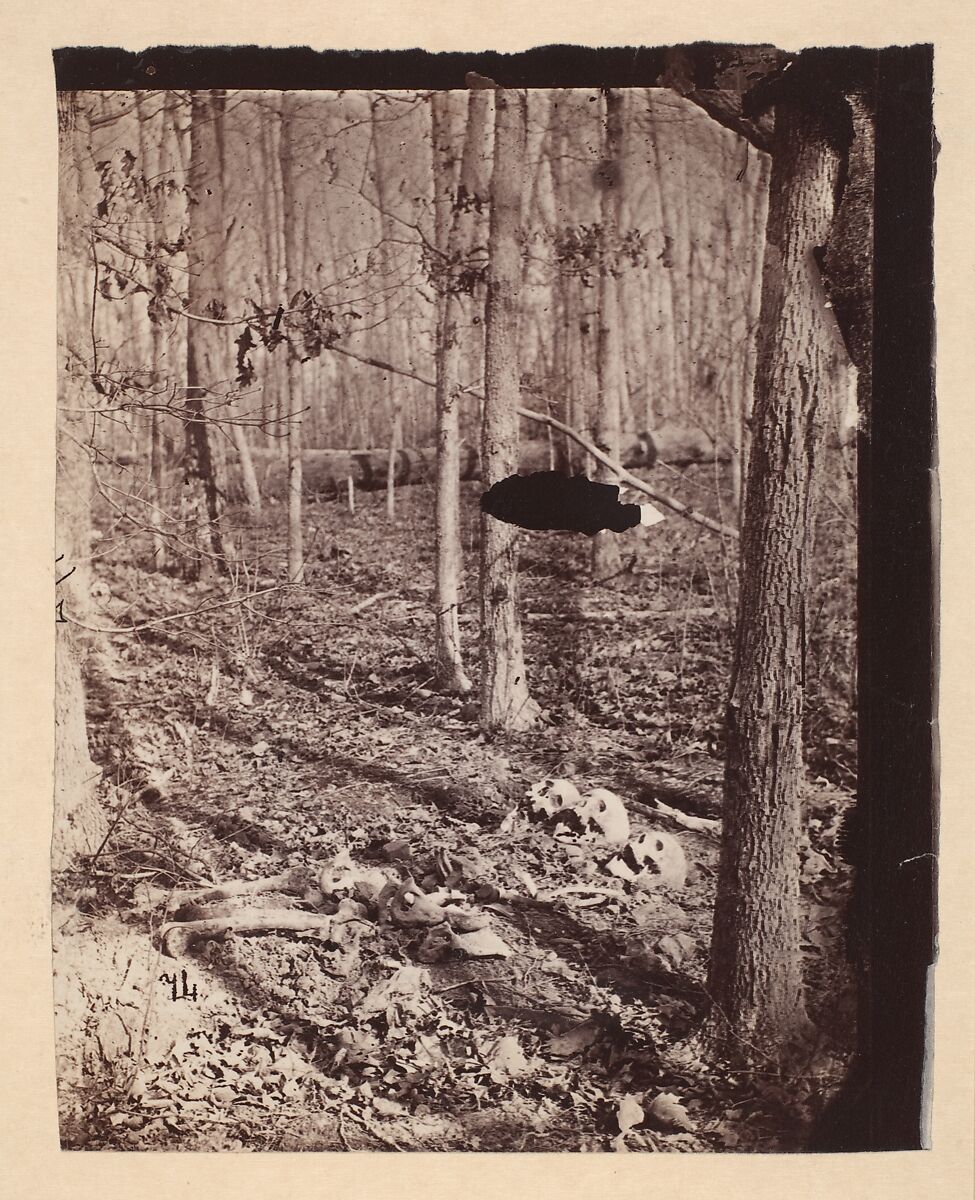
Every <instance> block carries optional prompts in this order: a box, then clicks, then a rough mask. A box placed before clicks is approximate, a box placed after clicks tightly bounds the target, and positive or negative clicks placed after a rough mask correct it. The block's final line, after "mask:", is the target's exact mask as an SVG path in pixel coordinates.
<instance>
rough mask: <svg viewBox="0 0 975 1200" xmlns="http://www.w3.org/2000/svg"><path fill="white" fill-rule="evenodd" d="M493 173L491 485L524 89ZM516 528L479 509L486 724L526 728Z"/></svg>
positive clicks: (499, 433) (530, 716) (508, 444)
mask: <svg viewBox="0 0 975 1200" xmlns="http://www.w3.org/2000/svg"><path fill="white" fill-rule="evenodd" d="M494 103H495V124H494V130H495V132H494V175H493V177H492V181H491V232H490V237H489V240H488V260H489V261H488V287H487V310H486V324H487V332H486V342H487V344H486V354H485V372H484V373H485V385H486V386H485V400H484V427H483V433H482V442H481V445H482V449H481V464H482V473H483V481H484V484H485V486H486V487H488V486H490V485H491V484H493V483H496V482H497V481H498V480H501V479H504V478H506V476H508V475H510V474H512V473H513V472H514V471H515V469H516V466H517V461H518V458H517V455H518V413H517V408H518V401H519V390H518V383H519V370H518V357H517V344H518V343H517V327H518V294H519V290H520V285H521V249H520V246H519V240H518V239H519V233H520V229H521V218H522V196H523V192H524V183H525V125H526V112H525V104H526V101H525V95H524V93H523V92H517V91H505V90H500V89H499V90H498V91H496V92H495V93H494ZM516 536H517V535H516V533H515V531H514V530H513V529H512V528H511V526H509V525H505V524H503V523H502V522H500V521H495V520H492V519H491V518H490V517H488V516H487V515H482V516H481V725H482V727H483V728H484V729H497V728H501V729H510V730H517V729H527V728H528V727H530V726H531V725H533V724H534V722H535V720H536V719H537V716H538V706H537V705H536V704H535V702H534V701H533V700H532V698H531V696H530V695H529V692H528V681H527V679H526V678H525V660H524V653H523V650H522V637H521V618H520V614H519V612H518V570H517V560H516V553H515V542H516Z"/></svg>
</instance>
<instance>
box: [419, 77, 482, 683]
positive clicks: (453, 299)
mask: <svg viewBox="0 0 975 1200" xmlns="http://www.w3.org/2000/svg"><path fill="white" fill-rule="evenodd" d="M475 95H477V96H479V97H480V98H481V99H479V100H478V101H477V102H475V100H474V96H475ZM486 101H487V95H486V93H484V92H481V93H472V94H471V99H470V100H469V101H468V112H469V117H468V133H467V136H466V138H465V146H464V154H463V157H464V160H465V161H467V160H470V159H472V158H473V156H474V154H475V152H478V151H479V150H480V147H478V146H476V145H475V143H474V140H473V139H474V138H475V137H480V138H483V136H484V124H483V121H481V122H477V121H476V120H475V116H476V114H475V112H474V111H473V110H474V109H475V103H479V104H481V105H482V107H483V106H484V105H485V104H486ZM448 104H449V99H448V97H447V94H446V93H445V92H435V93H434V95H433V99H432V101H431V105H432V107H431V113H432V130H431V132H432V138H433V177H434V213H435V218H436V242H437V249H438V250H439V251H440V252H441V253H444V254H446V256H447V257H446V262H447V264H449V265H450V266H453V264H454V263H455V261H456V259H457V258H460V257H462V256H463V254H464V251H465V249H466V238H465V237H464V229H463V226H462V218H461V212H460V206H459V205H455V204H454V203H453V197H454V191H455V188H454V173H453V170H452V163H453V153H454V151H453V145H452V144H451V134H450V122H449V114H448V111H447V107H448ZM469 173H470V172H469V171H468V175H469ZM460 178H461V183H463V180H464V171H463V166H462V168H461V176H460ZM438 303H439V310H440V312H439V322H438V334H437V351H436V353H437V493H436V587H435V605H436V634H435V646H434V654H435V661H436V665H437V680H438V683H439V684H440V686H441V687H442V688H444V689H445V690H447V691H450V692H458V693H460V694H461V695H463V694H466V693H467V692H469V691H470V690H471V686H472V685H471V681H470V679H469V678H468V677H467V673H466V672H465V670H464V663H463V658H462V655H461V639H460V621H459V615H458V614H459V605H460V592H461V578H462V575H463V569H464V562H463V549H462V547H461V541H460V413H459V407H458V403H459V396H458V388H459V383H460V379H459V371H460V357H461V355H460V340H459V338H458V332H457V318H458V310H459V309H460V304H461V297H460V294H459V293H458V292H457V291H456V280H455V278H454V276H453V273H451V274H450V275H449V276H448V275H445V276H444V278H443V280H442V284H441V290H440V292H439V294H438Z"/></svg>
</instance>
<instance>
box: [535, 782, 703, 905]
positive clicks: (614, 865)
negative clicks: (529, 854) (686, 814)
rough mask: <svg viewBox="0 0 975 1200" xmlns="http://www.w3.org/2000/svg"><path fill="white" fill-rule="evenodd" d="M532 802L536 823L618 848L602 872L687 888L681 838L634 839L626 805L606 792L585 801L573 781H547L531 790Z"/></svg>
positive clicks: (652, 835) (653, 834)
mask: <svg viewBox="0 0 975 1200" xmlns="http://www.w3.org/2000/svg"><path fill="white" fill-rule="evenodd" d="M528 800H529V810H530V813H531V815H532V817H534V819H535V820H538V821H544V822H546V824H549V825H552V826H553V827H554V828H555V830H556V831H559V832H566V833H569V834H574V835H576V836H578V837H580V838H582V839H585V840H588V841H591V842H594V843H597V844H602V845H605V846H607V847H609V848H612V849H615V850H616V851H617V853H615V854H614V855H613V856H612V857H611V858H609V859H607V861H606V862H605V863H604V864H603V869H604V870H605V871H607V872H608V873H609V874H610V875H614V876H615V877H616V878H617V879H623V880H626V881H627V882H638V883H640V884H641V885H648V884H649V885H655V884H660V883H664V884H667V885H669V886H670V887H676V888H682V887H683V886H684V884H685V883H686V881H687V860H686V858H685V857H684V850H683V847H682V846H681V844H680V842H679V841H678V840H677V838H676V837H674V836H673V834H670V833H663V832H662V831H659V830H649V831H647V832H645V833H640V834H637V835H636V836H633V837H631V836H630V819H629V816H628V814H627V811H626V805H625V804H624V803H623V801H622V800H621V799H620V798H619V796H617V795H616V794H615V793H613V792H611V791H609V790H608V789H607V788H594V789H593V790H592V791H591V792H589V794H588V795H586V796H583V795H581V794H580V792H579V789H578V788H577V787H576V785H575V784H574V783H573V782H572V781H571V780H569V779H542V780H540V781H539V782H538V783H536V784H535V785H534V787H532V788H531V790H530V792H529V793H528Z"/></svg>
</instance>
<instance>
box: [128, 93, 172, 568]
mask: <svg viewBox="0 0 975 1200" xmlns="http://www.w3.org/2000/svg"><path fill="white" fill-rule="evenodd" d="M135 114H136V124H137V126H138V130H139V159H140V163H141V168H142V174H143V176H144V177H145V179H146V180H147V181H149V184H148V188H147V191H146V216H147V224H148V227H147V237H146V241H147V242H149V244H150V245H151V246H152V254H153V255H155V254H157V253H158V252H159V250H158V242H159V237H160V234H161V232H162V230H163V214H162V212H161V211H160V201H159V197H158V193H157V192H156V191H155V189H154V188H153V186H152V183H153V181H155V180H156V179H157V178H158V177H159V176H160V175H161V174H162V166H161V162H160V160H161V158H162V154H161V152H160V151H159V150H158V148H155V150H154V146H155V143H156V139H154V138H152V137H147V136H146V121H147V117H146V112H145V102H144V100H143V97H142V94H141V93H140V92H136V93H135ZM152 282H153V286H154V287H156V288H157V291H158V289H159V288H160V286H161V283H162V281H161V278H160V273H159V272H158V271H157V270H154V271H153V280H152ZM160 322H161V316H160V314H159V313H155V312H153V311H152V310H150V321H149V328H150V339H151V340H150V351H149V353H150V376H149V381H150V385H151V387H152V389H153V391H154V392H156V393H158V392H159V391H161V389H162V388H163V386H164V381H165V372H164V371H163V357H164V353H165V351H164V347H165V342H164V340H163V336H162V325H161V323H160ZM161 419H162V418H161V416H160V413H159V412H158V410H157V409H156V408H155V407H153V409H152V411H151V412H150V413H149V497H150V503H149V504H148V505H147V506H146V518H147V520H148V523H149V526H150V528H151V529H152V555H151V558H150V566H151V568H152V569H153V570H154V571H160V570H162V568H163V567H164V566H165V564H166V539H165V538H164V537H163V536H162V533H161V521H162V513H163V509H164V504H163V499H164V498H163V487H164V483H165V480H164V478H163V473H164V464H163V456H162V432H161V430H160V428H159V423H160V420H161Z"/></svg>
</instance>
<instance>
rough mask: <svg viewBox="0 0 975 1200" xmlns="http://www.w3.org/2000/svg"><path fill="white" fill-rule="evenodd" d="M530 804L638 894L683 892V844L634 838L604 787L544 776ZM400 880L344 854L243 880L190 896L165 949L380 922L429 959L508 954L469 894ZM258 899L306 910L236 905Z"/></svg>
mask: <svg viewBox="0 0 975 1200" xmlns="http://www.w3.org/2000/svg"><path fill="white" fill-rule="evenodd" d="M528 799H529V809H530V815H531V816H532V817H533V818H534V819H535V820H537V821H544V822H545V823H546V824H549V825H551V826H553V827H554V831H555V832H560V833H565V834H569V835H572V836H574V837H576V838H578V839H579V840H580V841H585V842H589V843H591V844H592V845H593V847H594V849H596V850H597V851H598V848H600V847H602V848H604V849H606V850H610V851H613V853H612V854H611V856H610V857H608V858H607V859H605V860H604V861H602V863H601V866H602V868H603V870H604V871H606V872H607V873H608V874H610V875H613V876H615V877H616V878H617V879H621V880H624V881H625V882H627V883H629V884H631V885H632V886H633V887H634V888H638V889H646V888H653V887H656V886H657V885H659V884H661V883H663V884H667V885H669V886H670V887H675V888H681V887H683V886H684V884H685V882H686V879H687V861H686V859H685V857H684V851H683V848H682V847H681V844H680V842H679V841H678V840H677V838H675V837H674V836H673V835H672V834H669V833H663V832H660V831H658V830H649V831H645V832H642V833H638V834H632V832H631V829H630V819H629V816H628V814H627V811H626V805H625V804H624V803H623V801H622V800H621V799H620V798H619V796H617V795H615V794H614V793H613V792H611V791H609V790H608V789H607V788H594V789H593V790H592V791H591V792H589V793H588V795H585V796H583V795H581V794H580V793H579V789H578V788H577V787H576V786H575V784H574V783H572V782H571V781H570V780H568V779H543V780H541V781H540V782H539V783H537V784H535V786H534V787H533V788H532V789H531V791H530V792H529V796H528ZM399 876H400V877H399V878H394V879H391V878H390V877H389V875H387V873H386V872H384V871H382V870H380V869H379V868H377V867H363V866H360V865H359V864H357V863H354V862H353V861H352V859H351V858H350V856H349V854H348V852H347V851H343V852H342V853H340V854H337V855H336V856H335V857H334V858H333V859H332V861H331V862H330V863H327V864H326V865H325V866H324V867H322V868H321V870H320V871H318V872H315V871H312V870H309V869H308V868H293V869H292V870H290V871H285V872H284V873H282V874H280V875H274V876H272V877H270V878H266V879H252V880H239V881H236V882H231V883H226V884H223V885H221V886H219V887H214V888H210V889H208V890H204V891H200V892H195V893H191V894H186V895H184V896H182V897H181V898H180V903H179V904H178V907H177V908H176V911H175V913H174V914H173V920H172V921H170V922H169V923H168V924H166V925H164V926H163V928H162V930H161V940H162V948H163V951H164V952H165V953H166V954H168V955H172V956H177V955H179V954H181V953H183V952H184V951H185V950H186V949H187V948H188V946H189V945H191V944H192V943H193V942H194V941H196V940H198V939H201V938H216V937H222V936H225V935H226V934H227V933H231V932H239V933H259V932H262V931H284V930H291V931H294V932H307V933H317V934H318V935H319V936H321V937H325V938H327V939H328V940H329V941H330V942H333V943H335V944H337V945H344V944H345V943H346V942H347V941H349V939H350V938H353V937H355V935H356V927H357V926H358V927H359V929H358V932H360V933H361V932H362V931H363V927H365V928H366V929H368V928H369V927H370V926H374V925H375V924H376V923H377V922H378V923H379V924H392V925H396V926H399V927H401V928H404V929H410V928H413V929H416V930H418V931H420V932H423V933H424V940H423V943H422V945H421V946H420V947H419V950H418V955H419V957H420V958H421V960H423V961H435V959H436V957H437V956H439V955H442V954H443V953H448V952H451V951H453V952H457V953H461V954H464V955H466V956H468V957H473V958H479V957H493V956H501V957H506V956H507V955H508V954H510V953H511V951H510V949H509V948H508V947H507V946H506V945H505V944H504V942H503V941H502V940H501V939H500V938H499V937H498V936H497V935H496V934H495V933H493V932H492V931H491V929H490V917H489V916H488V914H487V913H486V912H484V911H483V910H482V909H480V908H478V907H477V906H476V905H474V904H472V903H471V900H470V897H469V896H467V895H466V894H465V893H464V892H461V891H454V890H452V889H450V888H447V887H443V888H438V889H436V890H435V891H432V892H430V891H425V890H424V888H423V887H421V886H420V885H418V884H417V883H416V882H415V881H414V879H413V878H412V876H411V875H409V874H408V873H407V872H406V871H405V869H404V870H401V871H400V872H399ZM261 893H273V894H277V895H284V896H296V897H299V898H300V899H301V900H302V901H303V902H304V903H305V904H306V905H307V906H308V907H307V908H292V907H282V906H279V907H276V908H269V909H266V908H258V907H249V906H247V905H246V904H245V905H241V906H238V905H237V903H235V902H236V901H237V900H239V898H240V897H245V896H258V895H260V894H261ZM496 894H497V890H496V889H495V895H496ZM228 901H229V903H228ZM323 910H324V911H323Z"/></svg>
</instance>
